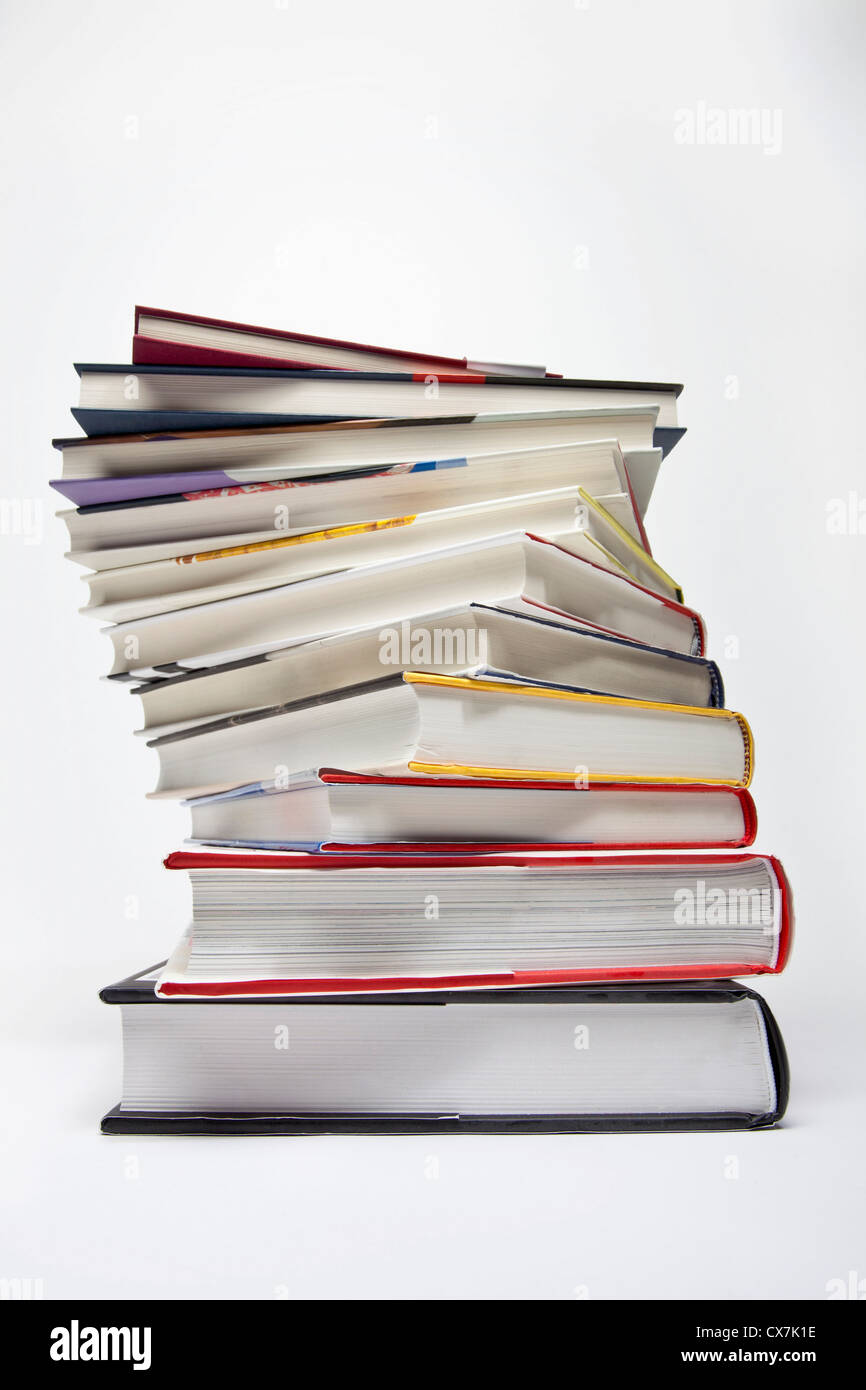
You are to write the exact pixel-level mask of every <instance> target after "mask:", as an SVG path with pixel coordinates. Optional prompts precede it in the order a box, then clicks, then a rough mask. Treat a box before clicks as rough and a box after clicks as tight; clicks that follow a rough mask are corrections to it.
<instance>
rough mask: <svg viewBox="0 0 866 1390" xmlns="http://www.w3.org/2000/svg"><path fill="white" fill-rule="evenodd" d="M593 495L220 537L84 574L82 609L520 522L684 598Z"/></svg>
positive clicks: (345, 562) (106, 612)
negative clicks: (207, 545) (208, 544)
mask: <svg viewBox="0 0 866 1390" xmlns="http://www.w3.org/2000/svg"><path fill="white" fill-rule="evenodd" d="M588 498H589V494H588V493H587V492H586V491H585V490H584V489H583V488H579V487H577V488H574V487H571V488H557V489H555V490H551V491H550V492H539V493H530V494H528V495H527V496H524V497H507V498H505V499H494V500H493V501H490V502H482V503H477V504H470V505H467V506H465V507H446V508H443V509H442V510H440V511H430V512H419V513H417V514H415V515H411V516H398V517H386V518H383V519H382V520H379V521H369V522H366V521H365V522H352V523H350V524H349V525H347V526H334V527H328V528H326V529H323V530H318V531H304V532H301V533H299V534H294V535H291V536H282V537H279V538H277V539H274V538H269V539H262V540H258V539H257V540H240V541H238V540H237V539H236V538H233V537H220V538H219V539H220V541H221V544H219V545H218V546H216V547H215V548H213V549H201V550H196V551H194V552H193V553H191V554H186V555H181V556H175V557H173V558H171V559H163V560H150V561H147V562H144V563H136V564H129V565H125V566H120V567H115V568H113V569H106V570H97V571H95V572H94V573H92V574H87V575H84V576H83V578H84V580H85V582H86V583H87V584H88V585H89V588H90V599H89V602H88V603H87V604H86V605H85V606H84V607H83V608H82V609H81V610H80V611H81V612H82V613H84V614H85V615H86V616H88V617H92V618H96V619H98V620H99V621H101V622H113V623H123V622H128V621H129V620H130V619H132V618H150V617H153V616H155V615H156V614H157V613H167V612H170V611H172V610H174V609H177V608H193V607H197V606H198V605H199V604H202V603H215V602H216V601H217V600H219V599H227V598H234V597H236V596H238V595H240V594H250V593H254V592H256V591H259V590H262V589H272V588H274V587H276V586H278V585H280V584H288V583H296V582H297V581H299V580H302V579H315V578H317V577H318V576H321V575H325V574H335V573H336V572H337V571H340V570H347V569H351V568H355V567H358V566H367V565H372V564H383V563H385V562H386V561H393V560H404V559H409V558H411V557H413V556H416V555H423V554H428V553H430V552H433V551H436V550H441V549H442V548H443V547H446V546H453V545H456V544H461V543H462V544H466V543H471V542H474V541H484V540H492V539H494V537H496V536H501V535H507V534H509V533H513V532H514V531H515V529H516V528H517V527H525V528H528V529H531V530H532V532H533V533H535V534H538V535H542V536H546V537H547V538H548V539H550V540H552V541H554V542H555V543H556V544H557V545H559V546H560V547H561V548H562V549H563V550H565V551H567V552H568V553H569V554H572V555H577V556H579V557H580V558H582V559H585V560H588V561H590V563H592V564H595V565H597V566H598V567H599V568H600V569H604V570H608V571H609V572H610V573H611V574H617V575H622V574H624V575H626V576H627V577H629V578H631V579H634V580H636V581H637V582H638V583H641V584H643V586H644V587H645V588H647V589H650V590H652V591H653V592H654V593H658V594H664V595H668V596H670V597H672V598H674V599H675V600H676V601H677V602H682V597H683V595H682V590H681V589H680V588H679V586H678V585H677V584H676V583H675V582H674V580H673V579H671V577H670V576H669V575H667V574H666V573H665V571H664V570H663V569H662V568H661V566H660V565H659V564H658V563H657V562H656V561H655V560H654V559H653V558H652V556H651V555H649V554H648V553H647V552H646V551H645V550H644V549H643V548H642V547H641V546H639V545H638V544H637V542H636V541H631V537H629V536H628V534H627V532H625V531H624V530H623V528H622V527H620V525H619V523H618V522H617V521H616V520H615V518H614V516H613V514H612V512H611V511H609V510H608V506H602V505H601V504H600V503H599V502H598V501H596V500H594V501H593V505H592V509H590V507H589V506H588V505H587V500H586V499H588ZM605 500H606V502H607V503H608V504H613V503H615V502H616V501H619V500H621V501H622V502H623V503H624V502H625V498H624V497H623V498H620V499H617V498H607V499H605ZM582 514H583V515H582ZM270 534H271V537H272V533H270ZM226 541H230V542H232V543H231V544H225V543H224V542H226ZM198 544H199V545H200V544H201V542H198ZM136 549H137V548H133V550H132V552H131V553H133V554H134V553H135V550H136ZM620 557H621V558H620ZM95 558H98V557H95Z"/></svg>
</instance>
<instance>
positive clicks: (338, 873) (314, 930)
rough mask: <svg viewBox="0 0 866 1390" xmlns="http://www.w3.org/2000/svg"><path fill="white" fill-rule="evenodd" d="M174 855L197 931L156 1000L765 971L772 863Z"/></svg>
mask: <svg viewBox="0 0 866 1390" xmlns="http://www.w3.org/2000/svg"><path fill="white" fill-rule="evenodd" d="M557 850H558V847H557V846H545V847H544V848H543V849H540V850H539V852H538V853H535V854H514V853H512V854H496V853H486V854H462V855H436V856H432V855H423V854H400V855H380V856H375V857H371V856H363V855H347V854H341V855H336V854H318V855H315V854H313V855H311V854H276V853H270V852H265V851H260V852H258V853H250V852H240V851H235V852H231V851H225V850H223V851H219V852H214V851H211V852H203V851H198V852H194V853H190V852H187V851H181V852H178V853H176V854H172V855H170V856H169V858H168V859H167V860H166V867H168V868H170V869H183V870H186V872H187V873H188V874H189V876H190V881H191V884H192V892H193V925H192V929H191V931H190V932H189V933H188V934H187V935H185V936H184V938H183V940H182V941H181V943H180V945H179V946H178V948H177V950H176V951H175V952H174V954H173V956H172V957H171V959H170V960H169V961H168V963H167V964H166V966H165V969H164V970H163V972H162V974H161V976H160V980H159V985H158V990H157V993H158V994H159V996H160V997H161V998H164V999H169V998H198V999H231V998H236V999H237V998H267V997H273V998H280V997H291V996H293V995H338V994H339V995H345V994H356V993H362V994H363V993H371V992H372V993H388V992H393V991H407V990H408V991H412V990H448V989H451V990H453V989H508V988H521V987H523V988H525V987H527V986H531V987H534V986H543V985H559V984H592V983H601V982H619V983H621V982H626V981H635V982H646V981H654V980H667V981H678V980H679V981H683V980H706V979H719V978H727V977H729V976H737V975H759V974H776V973H778V972H779V971H780V970H781V969H782V968H783V966H784V964H785V961H786V959H787V955H788V951H789V948H790V939H791V931H792V922H793V912H792V907H791V901H790V890H789V888H788V884H787V881H786V878H785V875H784V872H783V870H782V867H781V865H780V864H779V862H778V860H776V859H775V858H773V857H772V856H768V855H754V854H701V855H697V854H695V855H598V854H596V855H589V854H581V855H575V854H565V853H561V852H557Z"/></svg>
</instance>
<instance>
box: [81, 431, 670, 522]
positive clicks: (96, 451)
mask: <svg viewBox="0 0 866 1390" xmlns="http://www.w3.org/2000/svg"><path fill="white" fill-rule="evenodd" d="M657 418H658V410H657V409H656V408H655V407H650V406H647V405H646V404H643V405H638V406H630V407H626V408H620V409H616V410H612V409H610V408H606V409H599V410H570V411H569V410H565V411H541V412H535V411H532V412H529V413H528V414H527V413H522V414H521V413H511V414H507V415H500V414H489V413H487V414H479V415H475V416H474V417H471V418H468V419H459V418H458V419H453V420H444V421H443V420H440V419H431V420H418V421H407V420H386V421H377V420H360V421H338V422H337V423H330V422H328V423H324V424H316V425H283V426H277V427H267V428H262V429H242V430H241V429H225V430H204V431H201V430H195V431H177V432H174V431H172V432H161V433H160V434H158V435H153V434H146V435H114V436H111V437H109V438H102V437H99V436H96V437H94V438H91V439H88V438H75V439H60V440H56V441H55V445H56V447H57V448H58V449H60V451H61V456H62V460H63V467H62V474H63V477H64V478H65V479H94V478H123V477H130V476H132V477H134V476H141V475H155V474H160V473H167V474H189V473H194V472H196V471H202V470H207V471H209V472H212V471H213V470H219V471H220V472H221V473H223V474H224V475H225V483H226V484H229V483H231V482H236V483H238V484H251V483H256V482H269V481H273V480H275V479H281V478H301V477H311V476H317V475H321V474H325V473H331V472H341V473H342V472H347V471H350V470H353V469H365V470H366V469H370V468H371V467H389V466H391V465H393V464H399V463H418V462H423V461H425V460H427V459H436V458H454V457H457V456H459V455H465V456H466V457H470V456H474V455H477V454H491V453H501V452H503V451H507V450H510V449H537V448H548V447H551V446H553V445H557V444H582V443H587V442H592V441H595V440H601V439H617V440H619V443H620V447H621V448H622V450H623V453H624V454H625V456H626V461H627V463H628V467H629V471H630V474H631V478H632V483H633V486H634V490H635V494H636V497H637V500H638V505H639V507H640V510H641V514H643V513H644V512H645V511H646V506H647V503H648V501H649V496H650V493H651V492H652V488H653V485H654V482H655V479H656V476H657V474H658V470H659V466H660V464H661V459H662V451H661V449H657V448H654V446H653V436H654V430H655V426H656V421H657ZM194 486H195V482H194V479H190V487H194ZM168 490H171V489H168Z"/></svg>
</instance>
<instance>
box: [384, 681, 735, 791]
mask: <svg viewBox="0 0 866 1390" xmlns="http://www.w3.org/2000/svg"><path fill="white" fill-rule="evenodd" d="M403 680H404V681H406V682H407V683H409V684H410V685H414V686H418V687H422V688H423V687H425V686H429V687H440V688H450V689H459V690H466V691H467V692H470V693H471V694H472V695H474V696H475V697H477V698H478V699H480V700H483V699H484V698H485V697H489V698H491V699H493V698H495V697H497V696H499V697H503V696H508V697H512V698H514V697H518V698H520V699H526V700H528V701H530V702H542V701H547V702H555V703H557V704H560V703H563V702H564V703H569V704H573V705H575V706H576V707H578V708H582V709H584V710H586V711H592V710H596V711H598V712H599V713H600V714H602V716H603V715H604V712H605V711H608V712H611V711H617V710H621V711H622V712H623V714H624V715H625V717H626V721H627V722H626V726H624V727H627V725H628V723H629V722H630V721H629V720H628V715H629V712H631V711H634V712H638V711H656V712H658V714H659V715H671V716H674V717H675V720H676V722H677V724H679V721H680V720H685V721H691V720H711V721H715V722H717V723H718V722H719V721H722V722H723V723H724V724H727V725H734V726H735V727H736V728H737V729H738V731H739V735H740V739H741V745H742V769H741V771H740V772H739V774H738V775H737V776H718V777H716V776H711V775H707V774H705V773H704V774H702V775H694V774H692V775H688V774H686V773H685V772H681V773H679V774H672V773H665V774H664V775H655V774H653V773H645V772H644V773H642V772H636V771H633V770H632V771H628V770H617V771H613V770H608V771H605V770H604V769H603V768H595V767H593V768H591V769H587V775H588V776H590V777H591V779H592V781H594V782H622V783H632V782H641V783H643V782H647V783H656V784H659V785H680V786H687V785H690V784H695V783H699V784H701V785H706V786H727V787H748V785H749V783H750V782H751V780H752V774H753V771H754V756H755V755H754V739H753V737H752V731H751V729H750V728H749V725H748V722H747V720H746V719H745V717H744V716H743V715H742V714H738V713H737V712H736V711H734V710H726V709H707V708H705V707H703V706H697V705H672V704H663V703H661V702H659V701H654V700H631V699H626V698H624V697H622V696H618V695H594V694H589V693H587V692H585V691H580V690H565V689H561V688H558V687H551V686H538V685H521V684H519V683H518V682H516V681H515V682H512V681H499V680H485V679H475V678H473V677H466V676H439V675H433V674H429V673H427V672H421V671H406V672H404V674H403ZM530 709H531V703H530V705H528V706H527V714H529V712H530ZM668 722H671V721H668ZM680 728H681V729H682V731H683V733H684V732H685V730H686V729H687V728H688V723H684V724H682V725H680ZM693 728H695V729H696V728H697V725H694V726H693ZM527 737H528V735H527ZM409 766H410V768H411V769H412V771H413V772H421V773H425V774H428V775H430V776H437V777H446V776H450V777H502V778H508V779H512V780H530V779H531V780H538V781H543V780H549V781H562V780H563V779H566V780H568V779H572V778H574V776H575V766H574V764H573V763H572V764H571V765H570V766H569V765H566V762H565V760H562V761H561V762H560V763H558V764H557V765H556V766H547V767H489V766H482V765H475V764H471V763H468V762H467V763H459V764H458V763H447V764H446V763H439V762H432V761H426V760H424V759H422V758H414V759H413V760H412V761H411V762H410V763H409Z"/></svg>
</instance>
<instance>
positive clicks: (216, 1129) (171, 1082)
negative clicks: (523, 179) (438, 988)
mask: <svg viewBox="0 0 866 1390" xmlns="http://www.w3.org/2000/svg"><path fill="white" fill-rule="evenodd" d="M158 970H159V967H156V968H155V969H153V970H150V971H144V972H142V973H141V974H140V975H137V976H133V977H132V978H131V979H128V980H124V981H121V982H120V983H119V984H116V985H111V986H109V987H108V988H107V989H104V990H102V992H101V996H100V997H101V998H102V999H103V1000H104V1001H105V1002H106V1003H108V1004H114V1005H118V1006H119V1007H120V1011H121V1016H122V1023H123V1046H124V1068H123V1070H124V1082H123V1095H122V1099H121V1101H120V1103H119V1104H118V1105H116V1106H115V1107H114V1109H112V1110H111V1111H109V1113H108V1114H107V1115H106V1116H105V1117H104V1119H103V1121H102V1132H103V1133H104V1134H127V1135H128V1134H142V1135H146V1134H162V1135H172V1134H175V1135H184V1134H211V1135H230V1134H249V1135H253V1134H261V1135H304V1134H309V1135H312V1134H395V1135H396V1134H478V1133H481V1134H538V1133H542V1134H545V1133H546V1134H557V1133H593V1132H602V1133H604V1132H616V1131H630V1132H635V1131H636V1132H642V1131H660V1132H671V1131H692V1130H709V1131H713V1130H735V1129H762V1128H766V1127H767V1126H770V1125H774V1124H776V1123H777V1122H778V1121H779V1120H780V1119H781V1118H782V1116H783V1115H784V1113H785V1108H786V1105H787V1101H788V1091H789V1071H788V1062H787V1058H786V1054H785V1048H784V1044H783V1042H782V1037H781V1034H780V1032H779V1028H778V1025H777V1024H776V1021H775V1019H774V1017H773V1015H772V1013H771V1012H770V1010H769V1008H768V1007H767V1005H766V1003H765V1002H764V1000H763V999H761V997H760V996H759V995H758V994H756V993H755V992H754V991H753V990H750V989H747V988H746V987H745V986H743V985H739V984H735V983H734V982H733V981H731V980H722V981H718V982H706V981H704V982H701V983H695V984H677V985H657V986H655V987H654V988H652V989H646V988H644V987H641V986H637V985H623V986H619V987H615V988H613V987H608V988H600V987H597V986H596V987H584V988H579V989H574V988H561V989H534V990H525V989H517V990H511V991H488V992H478V991H472V990H465V991H452V992H445V993H443V994H440V995H431V994H404V995H390V996H381V995H368V996H364V995H356V996H354V997H351V998H349V997H344V998H342V999H340V1000H339V1002H332V1001H326V1002H323V1001H321V1000H318V999H311V998H299V999H295V1000H292V1001H291V1002H286V1001H281V1002H280V1003H264V1002H259V1001H249V1000H247V1001H237V1002H227V1001H222V1002H219V1003H197V1002H190V1003H181V1002H173V1003H170V1004H169V1003H163V1002H159V1001H158V1000H157V998H156V995H155V993H154V980H155V978H156V975H157V974H158Z"/></svg>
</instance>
